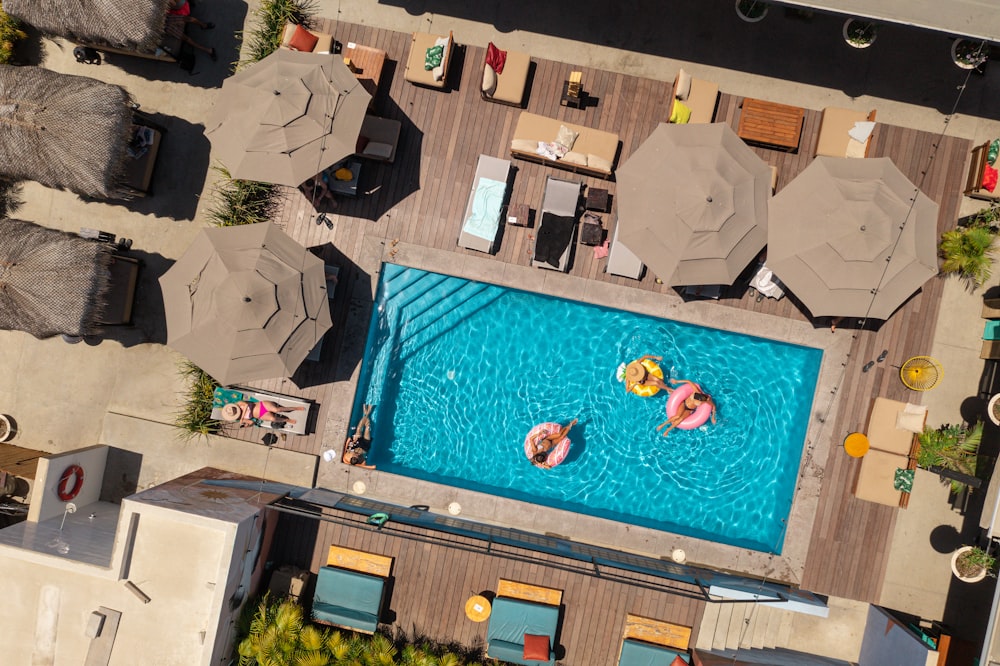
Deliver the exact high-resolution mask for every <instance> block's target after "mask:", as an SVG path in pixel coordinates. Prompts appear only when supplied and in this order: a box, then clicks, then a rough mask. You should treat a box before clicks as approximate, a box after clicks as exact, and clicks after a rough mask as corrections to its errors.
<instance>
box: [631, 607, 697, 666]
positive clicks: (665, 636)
mask: <svg viewBox="0 0 1000 666" xmlns="http://www.w3.org/2000/svg"><path fill="white" fill-rule="evenodd" d="M690 641H691V627H684V626H681V625H678V624H671V623H669V622H663V621H661V620H652V619H650V618H646V617H640V616H638V615H632V614H631V613H629V614H627V615H626V616H625V632H624V634H623V635H622V647H621V651H620V653H619V656H618V666H672V665H673V664H674V663H675V662H676V660H677V659H680V660H681V662H683V663H685V664H689V663H691V657H690V656H689V655H688V653H687V650H688V645H689V643H690Z"/></svg>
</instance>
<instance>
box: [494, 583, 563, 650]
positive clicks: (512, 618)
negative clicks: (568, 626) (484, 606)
mask: <svg viewBox="0 0 1000 666" xmlns="http://www.w3.org/2000/svg"><path fill="white" fill-rule="evenodd" d="M558 624H559V607H558V606H550V605H548V604H538V603H535V602H533V601H522V600H521V599H508V598H507V597H497V598H496V599H494V600H493V610H492V612H491V613H490V624H489V626H488V627H487V628H486V643H487V655H488V656H490V657H492V658H494V659H500V660H502V661H509V662H511V663H512V664H525V665H527V666H536V665H537V664H555V655H554V653H552V652H551V649H552V648H554V647H555V640H554V639H555V635H556V627H557V626H558ZM525 634H539V635H542V636H548V637H549V644H550V646H551V647H550V657H551V658H550V659H549V661H547V662H545V661H531V660H525V659H524V635H525Z"/></svg>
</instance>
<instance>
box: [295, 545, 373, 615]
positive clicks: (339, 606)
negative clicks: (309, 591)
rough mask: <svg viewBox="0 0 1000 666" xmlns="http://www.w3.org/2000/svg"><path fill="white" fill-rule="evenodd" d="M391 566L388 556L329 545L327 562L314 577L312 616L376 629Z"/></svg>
mask: <svg viewBox="0 0 1000 666" xmlns="http://www.w3.org/2000/svg"><path fill="white" fill-rule="evenodd" d="M391 568H392V558H391V557H383V556H381V555H374V554H372V553H364V552H362V551H357V550H350V549H348V548H341V547H339V546H331V547H330V555H329V557H328V559H327V566H325V567H321V568H320V570H319V576H317V578H316V592H315V594H314V595H313V605H312V617H313V620H314V621H316V622H320V623H322V624H329V625H333V626H335V627H343V628H344V629H350V630H352V631H359V632H362V633H366V634H373V633H375V629H376V628H377V627H378V619H379V611H380V610H381V608H382V602H383V600H384V595H385V584H386V580H387V579H388V577H389V573H390V570H391Z"/></svg>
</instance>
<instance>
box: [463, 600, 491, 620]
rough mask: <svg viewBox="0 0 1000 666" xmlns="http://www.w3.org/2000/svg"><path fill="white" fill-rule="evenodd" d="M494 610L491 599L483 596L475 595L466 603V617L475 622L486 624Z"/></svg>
mask: <svg viewBox="0 0 1000 666" xmlns="http://www.w3.org/2000/svg"><path fill="white" fill-rule="evenodd" d="M492 610H493V607H492V606H490V602H489V599H487V598H486V597H484V596H483V595H481V594H476V595H473V596H471V597H469V600H468V601H466V602H465V616H466V617H467V618H469V619H470V620H472V621H473V622H485V621H486V620H487V619H488V618H489V617H490V613H491V612H492Z"/></svg>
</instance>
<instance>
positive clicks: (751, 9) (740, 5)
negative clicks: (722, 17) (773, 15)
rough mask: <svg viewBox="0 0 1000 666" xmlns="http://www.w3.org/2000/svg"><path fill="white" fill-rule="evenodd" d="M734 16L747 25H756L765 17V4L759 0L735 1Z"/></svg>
mask: <svg viewBox="0 0 1000 666" xmlns="http://www.w3.org/2000/svg"><path fill="white" fill-rule="evenodd" d="M736 14H737V15H738V16H739V17H740V18H741V19H743V20H744V21H746V22H747V23H756V22H757V21H761V20H763V18H764V17H765V16H767V3H764V2H760V0H736Z"/></svg>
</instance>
